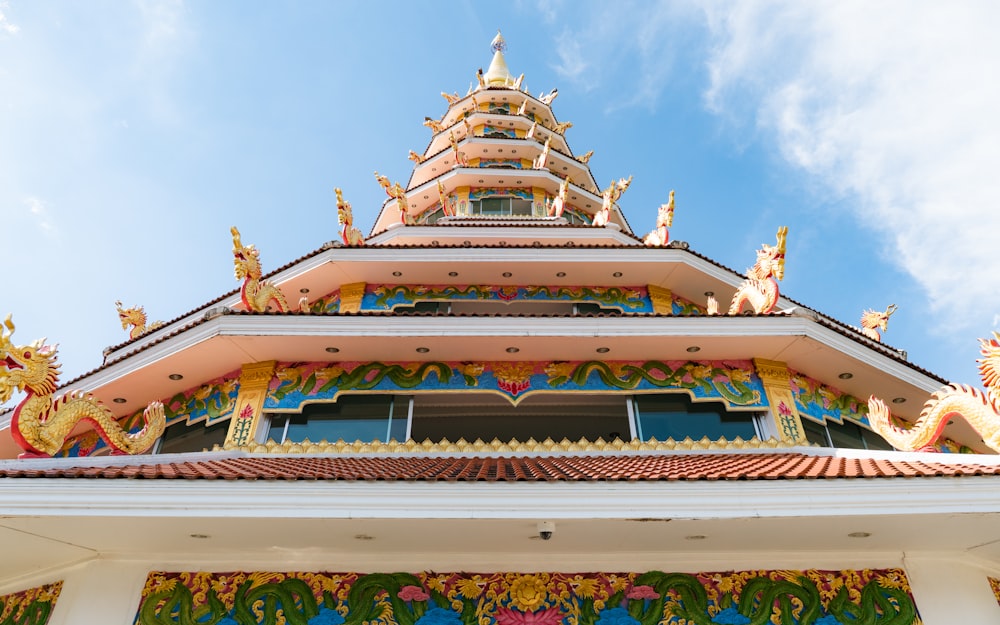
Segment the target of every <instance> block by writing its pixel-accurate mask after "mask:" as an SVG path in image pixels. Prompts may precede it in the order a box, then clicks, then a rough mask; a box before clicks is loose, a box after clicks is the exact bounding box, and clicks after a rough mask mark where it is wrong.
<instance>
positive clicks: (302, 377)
mask: <svg viewBox="0 0 1000 625" xmlns="http://www.w3.org/2000/svg"><path fill="white" fill-rule="evenodd" d="M403 390H405V391H407V392H413V391H429V392H433V391H455V390H465V391H486V392H494V393H499V394H501V395H504V396H506V397H507V398H508V399H509V400H511V403H517V401H519V400H520V399H521V398H523V397H525V396H526V395H529V394H530V393H532V392H538V391H548V392H552V391H558V392H574V391H576V392H594V391H637V392H643V391H658V390H662V391H671V390H683V391H687V392H688V394H689V395H690V396H691V397H693V398H694V399H696V400H697V399H710V400H720V401H724V402H726V404H727V405H729V406H730V407H737V408H760V407H763V406H766V405H767V403H766V402H767V400H766V396H765V394H764V392H763V390H764V387H763V383H762V382H761V381H760V378H758V377H757V375H756V374H754V373H753V368H752V364H751V363H750V362H749V361H711V362H710V361H705V362H695V361H684V360H676V361H658V360H649V361H645V362H641V361H634V362H627V361H608V362H605V361H596V360H592V361H587V362H508V361H501V362H450V363H448V362H396V363H392V362H366V363H360V362H337V363H310V364H294V365H293V364H291V363H282V364H279V365H278V367H277V369H276V371H275V378H274V380H272V381H271V386H270V388H269V392H268V395H267V399H266V400H265V402H264V408H265V410H298V408H299V406H301V405H302V403H303V402H306V401H316V400H333V399H335V398H336V396H337V395H338V394H339V393H341V392H343V391H363V392H364V391H383V392H395V391H403Z"/></svg>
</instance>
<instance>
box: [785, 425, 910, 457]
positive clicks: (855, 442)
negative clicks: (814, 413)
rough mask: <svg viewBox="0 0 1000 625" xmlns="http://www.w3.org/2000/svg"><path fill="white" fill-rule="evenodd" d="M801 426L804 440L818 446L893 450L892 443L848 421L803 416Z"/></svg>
mask: <svg viewBox="0 0 1000 625" xmlns="http://www.w3.org/2000/svg"><path fill="white" fill-rule="evenodd" d="M802 427H803V428H805V431H806V440H808V441H809V442H810V443H812V444H814V445H819V446H820V447H841V448H846V449H879V450H883V451H892V450H893V447H892V445H890V444H889V443H887V442H886V440H885V439H884V438H882V437H881V436H879V435H878V434H876V433H875V432H872V431H871V430H868V429H866V428H864V427H861V426H860V425H858V424H857V423H852V422H850V421H844V422H843V423H837V422H836V421H827V422H825V423H816V422H815V421H813V420H812V419H808V418H805V417H803V418H802Z"/></svg>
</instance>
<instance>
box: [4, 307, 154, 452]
mask: <svg viewBox="0 0 1000 625" xmlns="http://www.w3.org/2000/svg"><path fill="white" fill-rule="evenodd" d="M3 326H4V327H5V328H6V331H5V330H4V327H0V403H3V402H5V401H7V400H8V399H10V398H11V397H12V396H13V394H14V391H15V390H17V391H22V392H25V393H27V397H25V398H24V399H23V400H22V401H21V403H19V404H18V405H17V406H16V407H15V408H14V413H13V415H12V416H11V420H10V433H11V437H12V438H13V439H14V442H16V443H17V444H18V446H19V447H21V449H23V450H24V453H22V454H21V457H22V458H33V457H46V456H54V455H55V454H57V453H59V450H60V449H62V447H63V445H64V444H65V442H66V439H67V438H68V437H69V436H70V434H71V433H72V432H73V429H74V428H76V426H77V425H78V424H79V423H80V422H81V421H90V422H91V423H93V424H94V427H95V430H96V431H97V434H98V436H100V437H101V438H102V439H104V442H106V443H107V444H108V445H109V446H110V447H111V448H112V449H113V450H114V451H115V452H116V453H124V454H139V453H142V452H144V451H146V450H147V449H149V448H150V447H152V445H153V443H155V442H156V439H158V438H159V437H160V435H161V434H163V428H164V425H165V423H166V417H165V416H164V412H163V404H161V403H160V402H158V401H154V402H152V403H151V404H149V406H147V407H146V410H145V411H143V413H142V417H143V423H144V425H143V428H142V430H141V431H139V432H136V433H135V434H129V433H128V432H126V431H125V430H123V429H122V427H121V426H120V425H119V424H118V421H117V420H116V419H115V416H114V414H113V413H112V412H111V411H110V410H108V409H107V408H105V407H104V406H103V405H102V404H101V402H99V401H98V400H97V399H96V398H95V397H94V396H93V395H91V394H89V393H82V392H79V391H73V392H69V393H66V394H65V395H63V396H62V397H60V398H59V399H54V397H55V391H56V388H57V387H58V386H59V366H60V365H59V363H58V362H57V360H56V347H54V346H51V345H45V339H39V340H37V341H35V342H34V343H32V344H30V345H14V344H13V343H12V342H11V340H10V339H11V336H13V335H14V322H13V321H11V317H10V315H7V319H6V320H5V321H4V323H3Z"/></svg>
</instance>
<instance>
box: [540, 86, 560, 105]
mask: <svg viewBox="0 0 1000 625" xmlns="http://www.w3.org/2000/svg"><path fill="white" fill-rule="evenodd" d="M558 95H559V90H558V89H553V90H552V91H550V92H548V93H546V94H545V95H540V96H538V101H539V102H541V103H542V104H544V105H546V106H548V105H550V104H552V101H553V100H555V99H556V96H558Z"/></svg>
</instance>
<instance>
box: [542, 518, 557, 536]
mask: <svg viewBox="0 0 1000 625" xmlns="http://www.w3.org/2000/svg"><path fill="white" fill-rule="evenodd" d="M555 531H556V524H555V523H553V522H552V521H541V522H539V523H538V537H539V538H541V539H542V540H548V539H550V538H552V534H553V533H554V532H555Z"/></svg>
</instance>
